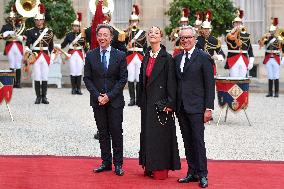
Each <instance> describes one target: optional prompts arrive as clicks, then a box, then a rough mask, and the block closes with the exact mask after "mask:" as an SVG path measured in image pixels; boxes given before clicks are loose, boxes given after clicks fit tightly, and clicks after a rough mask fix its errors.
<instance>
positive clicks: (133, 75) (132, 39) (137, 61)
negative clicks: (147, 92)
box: [125, 5, 147, 106]
mask: <svg viewBox="0 0 284 189" xmlns="http://www.w3.org/2000/svg"><path fill="white" fill-rule="evenodd" d="M137 9H138V7H137V5H134V6H133V11H132V14H131V16H130V19H129V24H130V26H129V28H128V31H127V36H126V40H125V43H126V44H127V45H126V48H127V53H126V61H127V71H128V90H129V95H130V102H129V104H128V106H134V105H135V104H136V105H137V104H138V97H139V74H140V67H141V63H142V60H143V56H144V54H145V51H146V49H147V38H146V32H145V31H144V30H142V29H139V28H138V25H136V24H133V23H138V22H139V11H138V10H137ZM137 12H138V13H137ZM135 83H136V87H135ZM135 88H136V95H135ZM135 97H136V98H135Z"/></svg>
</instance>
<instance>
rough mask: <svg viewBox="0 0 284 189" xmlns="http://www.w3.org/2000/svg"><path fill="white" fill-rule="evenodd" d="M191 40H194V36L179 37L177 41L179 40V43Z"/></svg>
mask: <svg viewBox="0 0 284 189" xmlns="http://www.w3.org/2000/svg"><path fill="white" fill-rule="evenodd" d="M192 38H194V36H181V37H179V39H180V40H181V41H184V40H186V39H192Z"/></svg>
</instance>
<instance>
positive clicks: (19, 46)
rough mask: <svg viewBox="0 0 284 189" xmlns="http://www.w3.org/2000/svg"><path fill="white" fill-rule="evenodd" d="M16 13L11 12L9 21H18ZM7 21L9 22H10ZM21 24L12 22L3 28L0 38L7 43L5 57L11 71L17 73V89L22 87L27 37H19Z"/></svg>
mask: <svg viewBox="0 0 284 189" xmlns="http://www.w3.org/2000/svg"><path fill="white" fill-rule="evenodd" d="M15 14H16V13H15V12H14V11H11V12H10V17H9V18H8V19H16V17H15ZM8 19H7V20H8ZM21 26H22V25H21V24H19V23H15V24H13V23H12V21H9V22H7V24H5V25H3V26H2V29H1V31H0V36H1V38H3V39H4V40H5V41H6V44H5V49H4V55H6V56H7V57H8V62H9V67H10V69H11V70H13V71H16V77H15V82H14V87H15V88H20V87H21V65H22V61H23V41H24V40H25V37H23V36H22V35H18V34H17V31H18V30H19V29H20V28H21Z"/></svg>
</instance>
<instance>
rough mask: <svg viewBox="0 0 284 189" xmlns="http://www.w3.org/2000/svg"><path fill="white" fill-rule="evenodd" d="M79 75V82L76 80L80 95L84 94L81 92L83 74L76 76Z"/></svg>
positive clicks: (77, 92) (77, 91)
mask: <svg viewBox="0 0 284 189" xmlns="http://www.w3.org/2000/svg"><path fill="white" fill-rule="evenodd" d="M76 77H77V80H76V81H77V82H76V87H77V90H76V94H78V95H82V94H83V93H82V92H81V80H82V76H81V75H79V76H76Z"/></svg>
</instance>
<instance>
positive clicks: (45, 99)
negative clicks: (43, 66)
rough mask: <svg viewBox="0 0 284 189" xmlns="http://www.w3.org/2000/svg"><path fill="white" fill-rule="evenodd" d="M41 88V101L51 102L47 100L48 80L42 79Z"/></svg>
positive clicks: (44, 102)
mask: <svg viewBox="0 0 284 189" xmlns="http://www.w3.org/2000/svg"><path fill="white" fill-rule="evenodd" d="M41 90H42V99H41V103H43V104H49V102H48V101H47V98H46V94H47V81H42V85H41Z"/></svg>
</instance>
